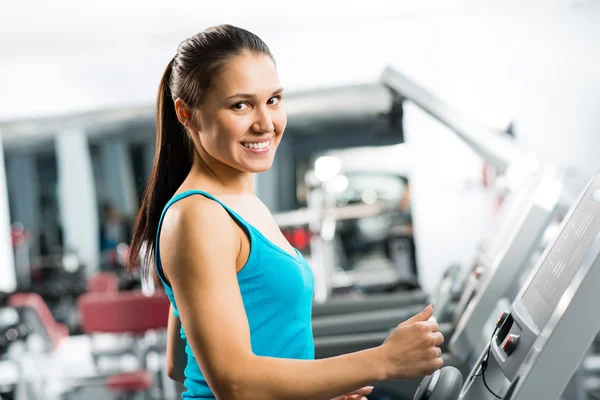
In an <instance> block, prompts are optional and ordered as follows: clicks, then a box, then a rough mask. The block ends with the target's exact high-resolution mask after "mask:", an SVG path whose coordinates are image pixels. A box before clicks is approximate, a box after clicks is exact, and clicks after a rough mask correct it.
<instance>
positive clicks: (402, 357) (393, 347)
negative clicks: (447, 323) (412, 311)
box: [380, 306, 444, 379]
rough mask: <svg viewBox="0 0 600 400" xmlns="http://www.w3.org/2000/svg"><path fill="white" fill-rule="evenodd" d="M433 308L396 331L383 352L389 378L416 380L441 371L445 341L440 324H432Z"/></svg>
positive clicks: (384, 345) (401, 325)
mask: <svg viewBox="0 0 600 400" xmlns="http://www.w3.org/2000/svg"><path fill="white" fill-rule="evenodd" d="M432 314H433V309H432V307H431V306H427V307H426V308H425V310H423V311H422V312H420V313H419V314H417V315H415V316H414V317H412V318H410V319H408V320H406V321H404V322H403V323H401V324H400V325H398V326H397V327H396V329H394V331H393V332H392V333H391V334H390V336H388V338H387V339H386V341H385V342H384V343H383V344H382V345H381V347H380V349H381V350H382V353H383V356H382V357H383V358H384V364H383V365H385V366H386V370H387V372H386V377H387V379H416V378H422V377H424V376H426V375H430V374H432V373H433V372H434V371H436V370H437V369H440V368H442V366H443V365H444V362H443V361H442V358H441V356H442V351H441V350H440V348H439V346H440V345H441V344H442V343H443V342H444V336H442V334H441V333H440V327H439V325H438V324H437V323H436V322H434V321H429V318H430V317H431V315H432Z"/></svg>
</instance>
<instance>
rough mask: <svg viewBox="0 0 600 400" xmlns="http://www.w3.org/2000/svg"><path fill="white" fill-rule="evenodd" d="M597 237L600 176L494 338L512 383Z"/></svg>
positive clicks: (497, 355) (493, 344)
mask: <svg viewBox="0 0 600 400" xmlns="http://www.w3.org/2000/svg"><path fill="white" fill-rule="evenodd" d="M599 234H600V175H599V176H597V177H596V178H595V179H594V180H593V181H592V182H591V184H590V185H589V186H588V188H587V190H586V191H585V192H584V194H583V196H582V197H581V198H580V200H579V202H578V204H577V205H576V207H575V208H572V209H571V211H570V213H569V215H567V217H566V218H565V221H564V222H563V226H562V229H561V232H560V234H559V235H558V238H557V239H556V240H555V242H554V243H553V244H552V245H551V246H550V248H549V249H548V250H547V251H546V253H545V255H544V256H543V257H542V259H541V261H540V263H539V264H538V265H537V268H536V270H535V272H534V274H533V275H532V277H530V279H529V281H528V282H527V283H526V284H525V286H524V287H523V288H522V289H521V292H520V293H519V295H518V296H517V298H516V299H515V301H514V303H513V306H512V310H511V313H510V315H509V316H508V317H507V318H506V320H505V321H504V323H503V324H502V325H501V326H500V327H499V329H498V330H497V333H496V334H495V335H494V337H493V338H492V341H491V350H492V354H493V355H494V357H495V358H496V361H497V362H498V365H499V366H500V368H501V369H502V371H503V372H504V374H505V375H506V377H507V378H508V379H510V380H513V379H515V377H516V376H517V372H518V371H519V368H520V366H521V364H523V362H524V361H525V360H526V357H527V356H528V354H529V350H530V349H531V348H532V347H533V345H534V342H535V341H536V340H537V338H538V336H539V335H540V333H541V331H542V330H543V329H544V327H545V325H546V324H547V323H548V321H549V319H550V318H551V316H552V314H553V313H554V312H555V310H556V309H557V306H558V305H559V301H560V300H561V298H562V296H563V294H564V293H565V292H566V290H567V288H568V287H569V285H571V283H572V281H573V278H574V277H575V275H576V274H577V272H578V271H579V270H580V267H582V268H586V265H587V267H588V268H589V265H588V264H589V263H586V262H584V261H585V259H586V256H588V254H589V253H590V249H591V248H592V245H593V244H594V242H595V239H596V238H597V237H600V236H599ZM575 290H576V289H575Z"/></svg>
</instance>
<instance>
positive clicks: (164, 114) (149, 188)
mask: <svg viewBox="0 0 600 400" xmlns="http://www.w3.org/2000/svg"><path fill="white" fill-rule="evenodd" d="M174 62H175V59H173V60H171V62H170V63H169V64H168V65H167V68H166V69H165V72H164V74H163V77H162V79H161V81H160V85H159V87H158V96H157V100H156V153H155V155H154V162H153V165H152V172H151V173H150V177H149V179H148V182H147V185H146V190H145V193H144V197H143V200H142V204H141V206H140V210H139V212H138V215H137V219H136V223H135V226H134V229H133V235H132V240H131V247H130V252H129V257H128V262H127V270H128V271H129V272H132V271H133V270H135V269H136V268H137V265H138V262H139V261H142V265H143V267H144V268H145V271H143V272H144V274H145V275H146V277H148V276H150V273H151V271H150V270H148V269H149V266H152V265H154V264H153V257H154V254H155V251H156V248H155V247H156V241H155V240H156V234H157V231H158V223H159V220H160V216H161V214H162V211H163V209H164V207H165V206H166V204H167V203H168V201H169V200H170V199H171V198H172V197H173V195H174V194H175V192H176V191H177V189H178V188H179V187H180V186H181V184H182V183H183V181H184V180H185V178H186V177H187V175H188V173H189V172H190V169H191V168H192V161H193V153H192V146H191V144H190V140H189V138H188V136H187V134H186V132H185V128H184V127H183V125H181V123H180V122H179V120H178V119H177V113H176V112H175V102H174V99H173V96H172V94H171V88H170V85H171V75H172V72H173V64H174ZM141 251H143V252H144V254H142V258H143V259H142V260H139V258H140V252H141Z"/></svg>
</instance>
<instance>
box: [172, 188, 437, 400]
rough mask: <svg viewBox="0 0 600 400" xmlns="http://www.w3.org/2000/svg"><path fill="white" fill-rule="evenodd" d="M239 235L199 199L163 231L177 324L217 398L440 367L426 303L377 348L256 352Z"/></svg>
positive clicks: (301, 390)
mask: <svg viewBox="0 0 600 400" xmlns="http://www.w3.org/2000/svg"><path fill="white" fill-rule="evenodd" d="M242 234H243V233H242V231H241V229H240V228H239V227H238V226H237V225H236V224H235V223H234V222H233V221H232V220H231V217H229V215H228V214H227V213H226V211H225V210H224V209H223V208H222V207H221V206H220V205H218V204H217V203H215V202H213V201H211V200H208V199H204V198H200V197H198V196H194V197H190V198H188V199H184V200H181V201H180V202H178V203H177V204H175V205H173V206H172V207H171V209H170V210H169V212H168V213H167V216H166V218H165V221H164V225H163V229H162V232H161V249H160V250H161V258H162V263H163V267H164V270H165V273H166V275H167V277H168V279H169V280H170V283H171V285H172V287H173V291H174V294H175V297H176V301H177V305H178V310H179V313H180V318H181V323H182V324H183V326H185V329H186V337H187V340H188V343H189V344H190V346H191V348H192V351H193V352H194V354H195V355H196V359H197V360H198V363H199V365H200V368H201V369H202V372H203V374H204V376H205V378H206V380H207V382H208V384H209V385H210V387H211V389H212V391H213V392H214V394H215V396H216V397H217V398H218V399H228V400H239V399H244V400H245V399H261V400H265V399H289V400H294V399H311V400H318V399H331V398H334V397H336V396H340V395H342V394H345V393H349V392H352V391H354V390H356V389H358V388H361V387H363V386H365V385H369V384H371V383H373V382H377V381H381V380H385V379H391V378H396V379H398V378H400V379H402V378H414V377H419V376H424V375H427V374H429V373H432V372H433V371H434V370H435V369H438V368H440V367H441V365H442V363H441V358H439V357H440V355H441V351H440V350H439V348H437V346H439V344H441V342H442V341H443V338H442V337H441V334H440V333H439V332H437V331H438V330H439V327H438V326H437V324H435V323H433V322H426V319H427V318H429V316H430V315H431V310H430V309H429V308H428V309H427V310H426V311H425V312H424V313H422V315H421V314H419V315H418V316H416V317H415V319H414V320H413V321H408V322H407V323H406V324H401V325H400V326H399V327H398V328H397V329H396V330H395V331H394V333H393V334H392V335H391V336H390V337H389V338H388V340H387V341H386V343H384V344H383V345H381V346H379V347H377V348H374V349H369V350H364V351H360V352H356V353H352V354H347V355H343V356H338V357H333V358H328V359H322V360H310V361H308V360H293V359H279V358H271V357H260V356H256V355H255V354H253V352H252V348H251V345H250V329H249V326H248V320H247V317H246V314H245V310H244V305H243V302H242V297H241V294H240V290H239V286H238V282H237V276H236V262H237V257H238V255H239V251H240V244H241V238H242V236H241V235H242Z"/></svg>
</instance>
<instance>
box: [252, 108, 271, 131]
mask: <svg viewBox="0 0 600 400" xmlns="http://www.w3.org/2000/svg"><path fill="white" fill-rule="evenodd" d="M252 130H253V131H254V132H256V133H269V132H273V131H274V130H275V126H274V125H273V118H271V113H270V112H269V110H268V109H267V108H266V107H260V108H257V111H256V120H255V121H254V123H253V124H252Z"/></svg>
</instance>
